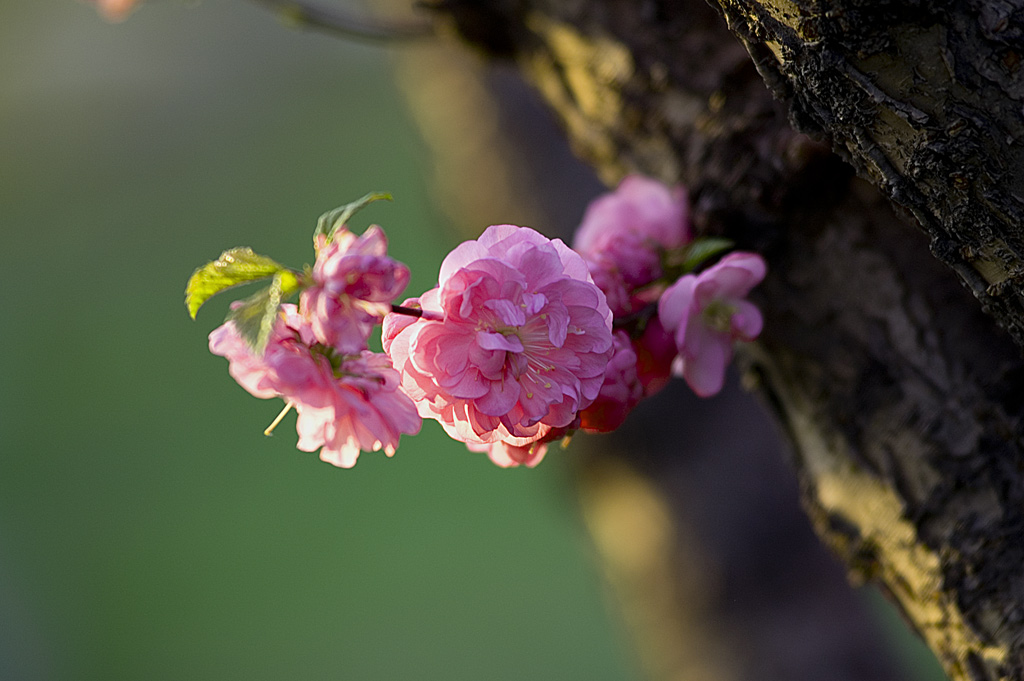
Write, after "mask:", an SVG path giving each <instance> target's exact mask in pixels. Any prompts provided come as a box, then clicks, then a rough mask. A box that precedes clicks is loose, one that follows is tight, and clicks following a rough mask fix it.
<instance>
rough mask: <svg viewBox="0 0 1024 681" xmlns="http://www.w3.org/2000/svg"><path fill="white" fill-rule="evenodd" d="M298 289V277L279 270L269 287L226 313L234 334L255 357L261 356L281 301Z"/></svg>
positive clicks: (289, 272) (288, 271)
mask: <svg viewBox="0 0 1024 681" xmlns="http://www.w3.org/2000/svg"><path fill="white" fill-rule="evenodd" d="M299 288H300V285H299V279H298V277H296V276H295V274H294V273H293V272H291V271H290V270H281V271H280V272H277V273H276V274H275V275H274V279H273V281H271V282H270V286H268V287H267V288H265V289H261V290H259V291H257V292H256V293H255V294H253V295H251V296H249V297H248V298H246V299H245V300H243V301H242V303H241V304H240V305H238V306H236V307H234V308H233V309H232V310H231V311H230V312H229V313H228V317H227V318H228V321H231V322H234V323H235V328H236V329H237V330H238V334H239V335H240V336H241V337H242V339H243V340H245V342H246V343H248V345H249V347H250V348H252V351H253V352H254V353H256V354H257V355H262V354H263V350H264V349H266V347H267V340H268V339H269V338H270V332H271V331H273V330H274V323H275V322H276V321H277V314H278V310H279V309H280V307H281V301H283V300H286V299H287V298H288V296H290V295H291V294H292V293H294V292H295V291H297V290H298V289H299Z"/></svg>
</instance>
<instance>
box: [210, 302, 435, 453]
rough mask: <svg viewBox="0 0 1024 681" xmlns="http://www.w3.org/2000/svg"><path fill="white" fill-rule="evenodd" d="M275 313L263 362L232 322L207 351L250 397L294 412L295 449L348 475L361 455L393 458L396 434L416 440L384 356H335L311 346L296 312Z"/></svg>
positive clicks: (408, 406)
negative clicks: (277, 401)
mask: <svg viewBox="0 0 1024 681" xmlns="http://www.w3.org/2000/svg"><path fill="white" fill-rule="evenodd" d="M281 307H282V316H281V317H280V318H279V319H278V322H277V324H276V326H275V327H274V330H273V332H272V333H271V336H270V340H269V342H268V344H267V349H266V351H265V352H264V353H263V356H262V357H259V356H256V355H254V354H253V352H252V350H251V349H250V348H249V346H248V345H247V344H246V342H245V341H244V340H243V339H242V337H241V336H240V335H239V334H238V331H237V329H236V328H235V325H234V323H233V322H230V321H229V322H227V323H225V324H224V325H222V326H220V327H218V328H217V329H214V331H213V332H212V333H211V334H210V351H211V352H212V353H213V354H215V355H221V356H223V357H226V358H227V359H228V361H229V363H230V364H229V366H228V371H229V372H230V373H231V375H232V377H234V378H235V380H236V381H238V383H239V385H241V386H242V387H243V388H245V389H246V390H247V391H249V392H250V393H252V394H253V395H255V396H256V397H260V398H263V399H267V398H271V397H281V398H283V399H284V400H285V401H286V402H288V403H290V404H292V405H293V406H294V407H295V409H296V411H297V412H298V418H297V419H296V422H295V429H296V431H297V432H298V434H299V442H298V444H297V447H298V448H299V449H301V450H303V451H306V452H312V451H316V450H317V449H320V458H321V459H322V460H324V461H327V462H328V463H332V464H334V465H335V466H340V467H342V468H351V467H352V466H354V465H355V463H356V458H357V457H358V456H359V452H360V450H366V451H377V450H380V449H383V450H384V452H385V453H386V454H387V455H388V456H391V455H392V454H394V452H395V448H396V447H397V446H398V441H399V439H400V437H401V435H402V433H408V434H415V433H417V432H419V428H420V418H419V416H418V415H417V413H416V407H415V406H414V405H413V403H412V400H410V399H409V397H408V396H407V395H405V394H404V393H403V392H402V391H401V390H400V389H399V380H400V379H399V376H398V373H397V372H396V371H395V370H394V369H393V368H392V367H391V360H390V359H388V357H387V356H386V355H383V354H378V353H372V352H369V351H362V352H360V353H358V354H355V355H348V356H341V355H337V354H336V353H334V352H333V351H332V350H331V349H330V348H326V347H324V346H322V345H319V344H317V343H316V341H315V339H314V337H313V331H312V328H311V326H310V324H309V322H307V321H306V319H305V318H304V317H303V316H302V315H300V314H299V313H298V311H297V309H296V308H295V306H294V305H282V306H281Z"/></svg>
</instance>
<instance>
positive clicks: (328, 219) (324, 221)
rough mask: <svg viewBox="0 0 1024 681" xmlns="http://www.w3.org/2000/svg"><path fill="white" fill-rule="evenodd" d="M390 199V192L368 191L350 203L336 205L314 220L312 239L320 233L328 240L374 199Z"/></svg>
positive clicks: (314, 239)
mask: <svg viewBox="0 0 1024 681" xmlns="http://www.w3.org/2000/svg"><path fill="white" fill-rule="evenodd" d="M382 200H383V201H391V200H392V197H391V194H388V193H386V192H370V193H369V194H367V195H366V196H364V197H362V198H361V199H357V200H355V201H353V202H352V203H347V204H345V205H344V206H338V207H337V208H335V209H334V210H329V211H327V212H326V213H324V214H323V215H321V216H320V219H319V220H317V221H316V231H314V232H313V241H314V242H316V238H317V237H318V236H320V235H321V234H325V235H326V236H327V240H328V241H330V240H331V239H332V238H333V237H334V233H335V232H337V231H338V230H339V229H341V228H342V227H343V226H344V225H345V223H346V222H348V221H349V220H350V219H352V216H353V215H355V214H356V213H358V212H359V211H361V210H362V209H363V208H365V207H366V206H368V205H369V204H371V203H373V202H374V201H382Z"/></svg>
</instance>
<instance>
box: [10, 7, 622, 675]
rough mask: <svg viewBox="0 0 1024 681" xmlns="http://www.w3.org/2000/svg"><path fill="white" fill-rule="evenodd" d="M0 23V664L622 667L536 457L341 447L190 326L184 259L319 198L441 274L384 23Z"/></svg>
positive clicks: (217, 314)
mask: <svg viewBox="0 0 1024 681" xmlns="http://www.w3.org/2000/svg"><path fill="white" fill-rule="evenodd" d="M3 14H4V21H3V22H2V23H0V63H2V64H3V68H2V69H0V172H2V179H0V221H2V223H0V226H2V229H3V247H2V249H0V263H2V267H0V286H2V290H3V291H5V292H6V294H7V295H6V301H5V302H4V305H3V311H4V314H3V317H2V322H0V347H2V349H3V351H2V353H0V386H2V390H0V401H2V402H0V448H2V456H0V678H3V679H189V678H196V679H284V678H297V679H321V678H322V679H328V678H329V679H360V680H368V681H374V680H378V679H381V680H384V679H388V680H390V679H399V678H415V679H444V680H449V681H457V680H459V679H467V680H469V679H472V680H474V681H479V680H480V679H487V680H489V681H501V680H503V679H509V680H511V679H515V680H517V681H518V680H521V679H558V680H571V679H587V680H602V679H614V680H621V679H636V678H637V675H636V673H635V671H634V664H633V661H632V657H631V654H630V653H629V652H627V651H626V648H625V646H626V643H625V641H624V638H623V637H622V636H621V635H620V633H621V632H619V631H618V625H616V624H614V620H613V619H612V617H611V616H610V614H609V609H608V607H607V606H606V604H605V601H604V600H603V599H602V585H601V582H600V580H599V578H598V575H597V574H596V568H595V566H594V564H593V562H592V561H591V556H590V552H591V550H590V548H589V544H588V542H587V540H586V538H585V536H584V533H583V530H582V526H581V524H580V522H579V520H578V518H577V511H576V508H575V504H574V500H573V497H572V493H571V487H570V486H569V484H568V471H567V469H566V468H565V467H564V465H563V462H562V461H560V460H559V458H558V457H551V459H550V460H548V461H546V462H545V463H544V465H543V466H541V467H540V468H538V469H535V470H532V471H531V470H508V471H506V470H500V469H498V468H496V467H495V466H493V465H492V464H490V463H489V462H488V461H487V460H486V458H485V457H483V456H482V455H473V454H470V453H468V452H466V451H465V449H464V448H463V447H462V446H460V445H458V444H456V443H453V442H451V441H450V440H448V439H447V438H446V437H444V436H443V434H441V432H440V429H439V428H437V427H435V424H433V423H429V424H425V425H424V432H423V433H422V434H421V435H420V436H418V437H416V438H406V439H405V440H404V442H403V445H402V448H401V449H400V451H399V452H398V454H397V455H396V457H395V458H394V459H391V460H389V459H386V458H385V457H384V456H382V455H379V454H364V455H363V457H362V458H361V459H360V462H359V465H358V466H357V467H356V468H354V469H352V470H348V471H345V470H339V469H335V468H333V467H331V466H329V465H327V464H324V463H321V462H319V461H318V459H317V458H316V455H314V454H307V453H303V452H299V451H297V450H295V449H294V442H295V434H294V430H293V426H292V424H293V423H294V420H293V419H294V417H291V418H290V419H288V420H287V421H286V423H285V424H284V425H282V426H281V427H280V428H279V430H278V432H277V435H276V436H275V437H274V438H270V439H268V438H265V437H264V436H263V435H262V430H263V428H264V427H265V426H266V425H267V424H268V423H269V422H270V421H271V420H272V419H273V417H274V416H275V415H276V413H277V412H278V410H279V409H280V407H281V403H280V401H277V400H275V401H260V400H256V399H254V398H252V397H251V396H249V395H248V394H247V393H245V392H244V391H243V390H242V389H241V388H239V387H238V386H237V385H235V383H234V382H233V381H232V380H231V379H230V378H229V377H228V374H227V363H226V362H225V361H224V360H223V359H222V358H219V357H214V356H212V355H210V354H209V353H208V352H207V349H206V336H207V333H208V332H209V331H210V330H211V329H213V328H214V327H215V326H216V325H217V324H218V323H219V322H220V319H221V316H222V315H223V313H224V311H225V310H226V304H227V301H226V300H215V301H214V302H213V303H211V304H210V305H209V306H208V307H207V308H204V309H203V310H202V311H201V312H200V314H199V319H198V322H191V321H189V319H188V316H187V314H186V312H185V308H184V305H183V301H182V297H183V289H184V285H185V281H186V279H187V278H188V276H189V274H191V272H192V270H193V269H194V268H195V267H196V266H198V265H200V264H202V263H203V262H204V261H206V260H208V259H212V258H215V257H216V256H217V255H218V254H219V253H220V252H221V251H222V250H223V249H225V248H228V247H232V246H238V245H249V246H252V247H253V248H254V249H255V250H256V251H257V252H260V253H265V254H268V255H270V256H272V257H274V258H276V259H278V260H280V261H282V262H284V263H287V264H290V265H293V266H301V265H302V264H303V263H305V262H308V261H309V260H310V259H311V256H312V251H311V248H310V241H309V237H310V234H311V232H312V229H313V227H314V226H315V220H316V217H317V216H318V215H319V214H320V213H321V212H322V211H324V210H327V209H329V208H332V207H334V206H335V205H338V204H340V203H344V202H347V201H349V200H352V199H354V198H356V197H358V196H360V195H362V194H363V193H365V192H367V191H370V190H386V191H391V192H392V193H393V194H394V195H395V198H396V201H395V202H394V203H393V204H376V205H374V206H372V207H370V208H369V209H367V210H366V211H365V212H364V213H362V214H360V216H359V217H358V218H357V219H356V221H355V222H354V227H356V228H357V229H362V228H363V227H365V225H366V224H368V222H369V221H375V222H380V223H381V224H383V226H384V227H385V229H387V231H388V233H389V236H390V237H391V241H392V253H393V254H394V255H395V256H396V257H397V258H399V259H401V260H403V261H405V262H407V263H408V264H409V265H410V266H411V267H412V269H413V273H414V275H413V282H412V284H411V285H410V289H409V290H410V291H411V292H419V291H422V290H424V289H426V288H428V287H429V286H431V285H432V282H433V281H434V280H436V273H437V266H438V264H439V262H440V260H441V258H442V257H443V255H444V253H445V252H446V251H447V250H448V249H449V248H450V247H451V246H452V245H454V243H455V240H456V231H455V229H453V228H451V227H450V226H448V225H446V224H443V223H444V221H443V220H442V219H441V218H440V215H439V214H438V213H436V212H434V211H435V209H434V208H432V207H431V203H430V196H429V189H428V183H427V182H426V181H425V180H424V175H426V174H427V172H426V169H425V165H426V163H427V162H426V161H425V158H426V156H425V147H424V145H423V142H422V141H421V140H420V139H419V138H418V136H417V133H416V132H414V129H413V127H412V125H411V124H410V122H409V120H408V119H407V115H406V113H405V111H404V108H403V104H402V101H401V99H400V97H399V96H398V94H397V92H396V91H395V89H394V86H393V85H392V84H391V83H392V81H391V78H390V75H389V71H388V62H387V59H388V54H387V52H386V50H385V49H382V48H378V47H371V46H366V45H360V44H355V43H352V42H345V41H340V40H338V39H336V38H332V37H328V36H323V35H318V34H312V33H299V32H295V31H289V30H286V29H284V28H282V27H281V26H280V25H279V24H278V23H277V22H276V21H274V19H273V18H272V17H271V16H270V15H269V14H268V13H266V12H265V11H262V10H261V9H259V8H257V7H256V6H255V5H253V4H252V3H248V2H244V1H243V0H209V1H207V2H204V3H201V4H198V5H194V6H187V5H186V4H182V3H177V2H161V1H159V0H157V1H154V2H151V3H150V4H147V5H146V6H144V7H143V8H142V10H141V11H139V12H137V13H136V14H135V15H133V16H132V17H131V18H130V20H129V21H128V22H127V23H125V24H123V25H116V26H114V25H109V24H106V23H104V22H103V21H101V20H100V19H99V18H98V17H97V16H96V14H95V12H94V11H93V10H92V8H90V7H89V6H87V5H84V4H78V3H75V2H71V1H70V0H61V1H59V2H49V3H42V2H32V3H20V4H15V5H8V6H5V8H4V12H3Z"/></svg>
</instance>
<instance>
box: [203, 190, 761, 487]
mask: <svg viewBox="0 0 1024 681" xmlns="http://www.w3.org/2000/svg"><path fill="white" fill-rule="evenodd" d="M688 216H689V208H688V203H687V197H686V194H685V192H684V191H683V190H682V189H681V188H677V189H670V188H668V187H665V186H664V185H662V184H660V183H658V182H655V181H654V180H650V179H646V178H642V177H636V176H633V177H628V178H626V179H625V180H623V182H622V184H621V185H620V186H619V188H618V190H616V191H615V192H613V193H610V194H607V195H605V196H602V197H600V198H598V199H597V200H595V201H594V202H593V203H592V204H591V205H590V207H589V208H588V210H587V212H586V215H585V216H584V219H583V223H582V224H581V225H580V228H579V231H578V233H577V236H576V240H575V250H573V249H570V248H569V247H567V246H566V245H565V244H564V243H562V242H561V241H559V240H557V239H555V240H551V239H548V238H547V237H544V236H543V235H541V234H540V233H538V232H536V231H534V230H532V229H529V228H527V227H516V226H514V225H494V226H491V227H488V228H487V230H486V231H484V233H483V234H482V235H481V236H480V238H478V239H476V240H473V241H467V242H465V243H463V244H461V245H459V246H458V247H457V248H455V250H453V251H452V252H451V253H450V254H449V255H448V256H447V257H446V258H445V259H444V261H443V262H442V263H441V267H440V273H439V275H438V282H437V286H436V287H434V288H432V289H430V290H429V291H427V292H426V293H423V294H422V295H421V296H419V297H416V298H409V299H407V300H405V301H404V302H403V303H402V304H401V305H395V304H394V301H395V300H396V299H397V297H398V295H399V294H400V293H401V291H402V290H403V289H404V288H405V286H406V284H407V283H408V281H409V269H408V268H407V267H406V266H405V265H403V264H402V263H400V262H397V261H396V260H393V259H392V258H390V257H389V256H388V255H387V239H386V237H385V236H384V232H383V231H382V230H381V229H380V228H379V227H376V226H374V227H371V228H369V229H368V230H367V231H366V232H365V233H364V234H362V235H359V236H357V235H355V234H353V233H351V232H350V231H348V229H347V228H345V227H344V226H339V227H335V228H334V229H333V230H332V231H331V232H330V234H329V235H325V234H320V235H319V236H317V238H316V241H315V245H316V250H317V259H316V262H315V264H314V265H313V267H312V268H307V270H306V272H305V274H299V273H298V272H294V273H293V274H294V280H295V281H296V282H298V283H297V284H296V286H295V287H294V288H292V289H290V290H295V288H298V289H300V290H301V294H300V297H299V304H298V306H295V305H287V304H285V305H280V306H279V308H277V310H278V311H277V314H276V315H274V316H273V317H270V316H267V317H264V319H265V322H264V326H263V327H261V328H264V329H270V336H269V339H268V340H267V343H266V348H265V350H263V351H262V352H260V353H256V352H255V351H254V350H253V347H252V346H251V345H250V343H253V341H252V339H251V338H249V339H248V341H249V342H247V341H246V339H243V336H242V334H241V333H240V332H239V329H238V327H237V326H236V324H235V322H233V321H228V322H227V323H225V324H224V325H223V326H221V327H219V328H218V329H216V330H215V331H214V332H213V333H211V334H210V350H211V351H212V352H213V353H214V354H217V355H221V356H224V357H226V358H227V359H228V361H229V362H230V366H229V371H230V373H231V375H232V376H233V377H234V378H235V380H237V381H238V383H239V384H240V385H241V386H242V387H243V388H245V389H246V390H248V391H249V392H250V393H252V394H253V395H255V396H256V397H260V398H271V397H281V398H282V399H284V400H285V402H286V403H287V407H286V411H287V409H288V408H290V407H294V408H295V410H296V411H297V413H298V417H297V420H296V430H297V431H298V434H299V441H298V448H299V449H301V450H304V451H315V450H317V449H319V450H320V458H321V459H323V460H324V461H328V462H330V463H332V464H334V465H336V466H341V467H346V468H347V467H350V466H352V465H354V464H355V462H356V459H357V457H358V456H359V453H360V451H377V450H384V451H385V453H386V454H388V455H389V456H390V455H391V454H393V453H394V451H395V448H396V447H397V446H398V443H399V439H400V437H401V435H402V434H403V433H404V434H414V433H416V432H418V431H419V428H420V420H421V418H432V419H435V420H436V421H438V422H439V423H440V425H441V426H442V428H444V430H445V431H446V432H447V433H448V434H449V435H450V436H451V437H452V438H454V439H456V440H459V441H461V442H464V443H465V444H466V445H467V446H468V447H469V448H470V449H471V450H474V451H483V452H487V454H488V456H489V457H490V459H491V460H492V461H493V462H495V463H496V464H498V465H500V466H504V467H508V466H519V465H526V466H535V465H536V464H537V463H539V462H540V460H541V459H542V458H543V457H544V455H545V452H546V451H547V447H548V444H549V443H551V442H553V441H556V440H560V439H562V438H564V437H566V436H568V435H571V434H572V433H573V432H574V431H576V430H583V431H588V432H608V431H611V430H614V429H615V428H617V427H619V426H620V425H621V424H622V423H623V422H624V421H625V419H626V418H627V415H628V414H629V413H630V411H631V410H632V409H633V408H634V407H635V406H636V405H637V404H638V403H639V402H640V401H641V399H643V398H644V397H646V396H650V395H652V394H654V393H655V392H657V391H658V390H660V389H661V388H662V387H663V386H664V385H665V383H666V382H667V381H668V379H669V376H670V375H671V374H672V373H676V374H677V375H681V376H682V377H683V378H684V379H685V380H686V381H687V382H688V383H689V385H690V386H691V387H692V388H693V390H694V391H695V392H696V393H697V394H698V395H701V396H710V395H713V394H715V393H717V392H718V391H719V390H720V389H721V387H722V383H723V378H724V374H725V370H726V367H727V365H728V363H729V361H730V360H731V358H732V353H733V346H734V344H735V343H736V342H740V341H750V340H753V339H754V338H756V337H757V335H758V334H759V333H760V331H761V326H762V319H761V314H760V312H759V311H758V309H757V308H756V307H755V306H754V305H753V304H752V303H750V302H749V301H747V300H746V296H747V294H748V293H749V292H750V290H751V289H752V288H753V287H754V286H756V285H757V284H758V283H759V282H760V281H761V280H762V279H763V278H764V275H765V264H764V261H763V260H762V259H761V257H760V256H758V255H755V254H753V253H742V252H735V253H732V254H730V255H727V256H725V257H724V258H722V259H721V260H720V261H719V262H718V263H717V264H714V265H712V266H711V267H708V268H706V269H704V270H703V271H697V269H698V268H699V265H696V264H694V263H699V262H700V258H697V259H696V260H694V259H693V258H689V259H688V255H687V254H689V253H690V252H691V250H690V249H691V248H692V246H693V239H692V237H691V230H690V225H689V217H688ZM702 252H703V253H705V254H706V253H708V251H707V250H705V251H702ZM218 262H219V261H218ZM225 262H227V263H228V265H230V262H231V261H225ZM254 262H257V263H260V265H261V266H265V265H264V263H266V262H269V263H271V264H274V263H273V261H269V259H258V258H257V259H256V260H254ZM216 264H217V263H212V264H211V265H216ZM225 266H227V265H225ZM275 266H276V264H275ZM690 270H694V271H690ZM205 271H206V270H203V269H201V270H198V271H197V273H200V274H201V273H202V272H205ZM271 271H273V270H271ZM194 276H198V275H194ZM190 286H191V284H190ZM211 295H212V294H211ZM274 309H275V308H270V312H273V310H274ZM270 322H273V324H272V328H271V326H270V325H269V323H270ZM377 324H382V325H383V331H382V341H383V347H384V354H380V353H373V352H370V351H369V350H368V349H367V342H368V339H369V336H370V335H371V333H372V331H373V329H374V327H375V326H376V325H377ZM262 338H263V336H261V337H260V341H259V342H256V343H253V345H256V346H260V347H262V345H260V344H261V343H262ZM275 424H276V422H275Z"/></svg>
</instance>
